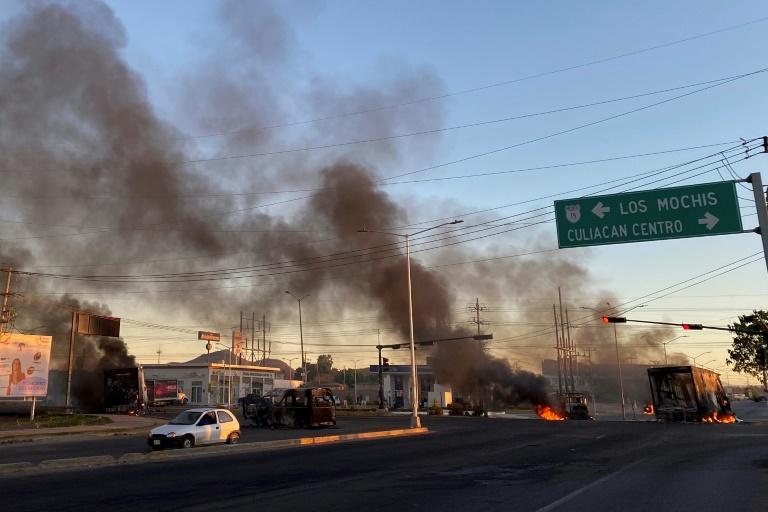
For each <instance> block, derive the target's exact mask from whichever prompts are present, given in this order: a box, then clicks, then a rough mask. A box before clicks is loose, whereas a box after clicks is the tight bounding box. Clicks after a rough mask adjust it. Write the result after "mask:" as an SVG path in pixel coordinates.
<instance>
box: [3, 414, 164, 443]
mask: <svg viewBox="0 0 768 512" xmlns="http://www.w3.org/2000/svg"><path fill="white" fill-rule="evenodd" d="M99 416H103V417H105V418H109V419H110V420H112V423H108V424H106V425H82V426H74V427H53V428H36V429H35V428H28V429H18V430H2V431H0V442H2V441H4V440H9V439H25V438H31V437H45V436H60V435H71V434H101V433H104V434H115V433H128V432H141V431H148V430H150V429H151V428H153V427H155V426H157V425H163V424H165V423H167V420H163V419H159V418H148V417H144V416H128V415H125V414H99Z"/></svg>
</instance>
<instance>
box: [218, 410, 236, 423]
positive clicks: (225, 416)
mask: <svg viewBox="0 0 768 512" xmlns="http://www.w3.org/2000/svg"><path fill="white" fill-rule="evenodd" d="M216 414H217V415H218V416H219V423H228V422H230V421H234V420H235V419H234V418H233V417H232V415H231V414H229V413H228V412H227V411H217V412H216Z"/></svg>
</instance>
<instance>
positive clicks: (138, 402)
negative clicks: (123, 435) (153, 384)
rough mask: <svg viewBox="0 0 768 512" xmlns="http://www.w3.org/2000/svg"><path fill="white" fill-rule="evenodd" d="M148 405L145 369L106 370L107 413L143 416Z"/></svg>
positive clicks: (105, 395)
mask: <svg viewBox="0 0 768 512" xmlns="http://www.w3.org/2000/svg"><path fill="white" fill-rule="evenodd" d="M148 403H149V402H148V399H147V385H146V383H145V382H144V369H143V368H141V367H136V368H119V369H114V370H104V411H105V412H108V413H114V414H143V413H144V412H146V410H147V404H148Z"/></svg>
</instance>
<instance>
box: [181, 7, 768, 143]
mask: <svg viewBox="0 0 768 512" xmlns="http://www.w3.org/2000/svg"><path fill="white" fill-rule="evenodd" d="M766 20H768V17H762V18H756V19H753V20H750V21H746V22H743V23H738V24H736V25H730V26H728V27H724V28H720V29H716V30H712V31H709V32H704V33H700V34H695V35H693V36H688V37H685V38H682V39H676V40H674V41H669V42H666V43H661V44H657V45H653V46H647V47H645V48H640V49H638V50H633V51H629V52H624V53H620V54H617V55H612V56H610V57H604V58H601V59H595V60H591V61H586V62H582V63H579V64H574V65H570V66H565V67H561V68H555V69H552V70H549V71H543V72H539V73H534V74H530V75H525V76H521V77H518V78H513V79H510V80H503V81H500V82H493V83H490V84H485V85H480V86H475V87H471V88H468V89H461V90H457V91H453V92H447V93H444V94H439V95H435V96H427V97H424V98H416V99H412V100H408V101H404V102H399V103H394V104H390V105H381V106H376V107H369V108H364V109H360V110H357V111H352V112H346V113H341V114H335V115H329V116H323V117H318V118H314V119H308V120H304V121H293V122H288V123H278V124H272V125H266V126H259V127H246V128H239V129H237V130H231V131H225V132H215V133H208V134H202V135H193V136H188V137H183V138H180V139H182V140H184V139H202V138H209V137H218V136H222V135H234V134H237V133H243V132H251V131H263V130H271V129H276V128H287V127H292V126H299V125H306V124H313V123H318V122H321V121H330V120H335V119H344V118H347V117H352V116H358V115H362V114H369V113H373V112H380V111H382V110H390V109H395V108H402V107H405V106H410V105H416V104H419V103H426V102H432V101H438V100H443V99H447V98H451V97H454V96H461V95H465V94H471V93H475V92H479V91H485V90H488V89H493V88H497V87H502V86H505V85H511V84H516V83H520V82H525V81H529V80H534V79H536V78H543V77H546V76H552V75H556V74H560V73H564V72H567V71H574V70H577V69H584V68H587V67H591V66H595V65H598V64H604V63H606V62H612V61H615V60H619V59H623V58H626V57H632V56H635V55H640V54H643V53H648V52H652V51H655V50H660V49H663V48H669V47H672V46H677V45H680V44H684V43H687V42H690V41H695V40H697V39H703V38H706V37H710V36H713V35H716V34H722V33H724V32H729V31H732V30H737V29H740V28H744V27H747V26H750V25H754V24H758V23H762V22H764V21H766Z"/></svg>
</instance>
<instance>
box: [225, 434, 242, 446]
mask: <svg viewBox="0 0 768 512" xmlns="http://www.w3.org/2000/svg"><path fill="white" fill-rule="evenodd" d="M238 441H240V432H232V433H231V434H229V437H228V438H227V444H237V442H238Z"/></svg>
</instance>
